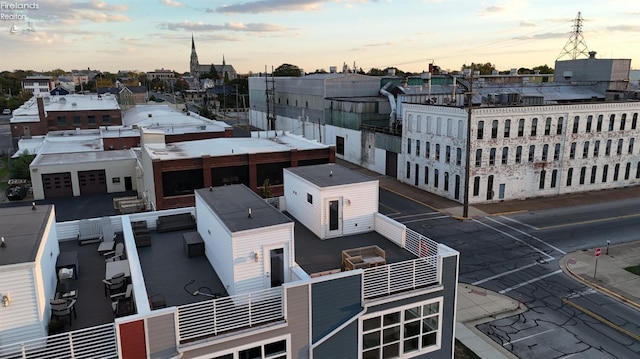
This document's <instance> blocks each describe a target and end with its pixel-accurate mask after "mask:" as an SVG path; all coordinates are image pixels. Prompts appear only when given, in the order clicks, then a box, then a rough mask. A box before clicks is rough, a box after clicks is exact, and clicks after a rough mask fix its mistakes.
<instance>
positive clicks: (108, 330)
mask: <svg viewBox="0 0 640 359" xmlns="http://www.w3.org/2000/svg"><path fill="white" fill-rule="evenodd" d="M0 357H2V358H10V359H50V358H69V359H93V358H118V347H117V344H116V332H115V327H114V324H113V323H109V324H104V325H100V326H96V327H91V328H86V329H79V330H75V331H72V332H68V333H63V334H56V335H51V336H48V337H45V338H40V339H33V340H29V341H26V342H22V343H14V344H9V345H5V346H0Z"/></svg>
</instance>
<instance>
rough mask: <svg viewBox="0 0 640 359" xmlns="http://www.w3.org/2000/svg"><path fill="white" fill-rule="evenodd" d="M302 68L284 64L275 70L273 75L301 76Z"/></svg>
mask: <svg viewBox="0 0 640 359" xmlns="http://www.w3.org/2000/svg"><path fill="white" fill-rule="evenodd" d="M300 71H301V70H300V68H299V67H298V66H296V65H291V64H282V65H280V66H278V67H277V68H276V69H275V70H273V76H281V77H283V76H291V77H300Z"/></svg>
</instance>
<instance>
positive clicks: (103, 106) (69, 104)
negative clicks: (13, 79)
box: [11, 94, 120, 123]
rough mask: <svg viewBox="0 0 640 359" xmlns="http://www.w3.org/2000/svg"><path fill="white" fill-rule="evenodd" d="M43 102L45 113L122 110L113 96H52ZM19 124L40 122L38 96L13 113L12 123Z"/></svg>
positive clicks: (44, 97)
mask: <svg viewBox="0 0 640 359" xmlns="http://www.w3.org/2000/svg"><path fill="white" fill-rule="evenodd" d="M43 102H44V110H45V112H49V111H100V110H120V105H119V104H118V100H117V99H116V98H115V96H113V95H111V94H104V95H96V94H88V95H80V94H70V95H62V96H53V95H51V96H43ZM17 122H40V117H39V116H38V103H37V97H36V96H34V97H32V98H30V99H29V100H28V101H27V102H25V103H24V104H23V105H22V106H20V107H18V108H17V109H15V111H13V117H12V118H11V123H17Z"/></svg>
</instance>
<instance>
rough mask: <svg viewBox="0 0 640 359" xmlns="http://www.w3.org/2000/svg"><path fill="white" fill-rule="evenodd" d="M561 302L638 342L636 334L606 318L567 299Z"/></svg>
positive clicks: (638, 338)
mask: <svg viewBox="0 0 640 359" xmlns="http://www.w3.org/2000/svg"><path fill="white" fill-rule="evenodd" d="M562 302H563V303H565V304H568V305H570V306H572V307H574V308H575V309H577V310H579V311H581V312H582V313H584V314H586V315H588V316H590V317H591V318H593V319H595V320H597V321H599V322H601V323H604V324H606V325H608V326H609V327H611V328H612V329H614V330H617V331H619V332H620V333H622V334H624V335H626V336H628V337H630V338H633V339H635V340H637V341H640V335H637V334H635V333H632V332H630V331H628V330H626V329H624V328H623V327H621V326H619V325H617V324H615V323H613V322H611V321H610V320H608V319H606V318H604V317H602V316H600V315H598V314H596V313H594V312H592V311H590V310H589V309H587V308H584V307H582V306H581V305H579V304H576V303H574V302H572V301H570V300H569V299H567V298H562Z"/></svg>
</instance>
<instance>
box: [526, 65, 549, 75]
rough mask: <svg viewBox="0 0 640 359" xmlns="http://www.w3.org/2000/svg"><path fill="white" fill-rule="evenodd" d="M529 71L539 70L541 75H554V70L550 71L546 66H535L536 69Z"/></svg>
mask: <svg viewBox="0 0 640 359" xmlns="http://www.w3.org/2000/svg"><path fill="white" fill-rule="evenodd" d="M531 70H533V71H535V70H539V71H540V73H541V74H552V73H554V69H552V68H551V67H549V66H547V65H546V64H544V65H539V66H536V67H534V68H532V69H531Z"/></svg>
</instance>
